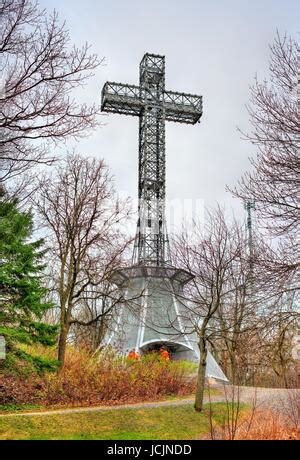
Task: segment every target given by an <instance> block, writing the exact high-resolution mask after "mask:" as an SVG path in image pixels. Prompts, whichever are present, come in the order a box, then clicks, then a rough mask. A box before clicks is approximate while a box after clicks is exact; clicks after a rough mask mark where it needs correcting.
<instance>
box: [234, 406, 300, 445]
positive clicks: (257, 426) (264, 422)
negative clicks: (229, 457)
mask: <svg viewBox="0 0 300 460" xmlns="http://www.w3.org/2000/svg"><path fill="white" fill-rule="evenodd" d="M234 439H240V440H241V439H242V440H296V439H298V440H299V439H300V430H299V428H295V427H294V426H293V425H291V424H290V423H289V421H288V420H287V419H286V418H285V417H284V416H279V415H278V414H275V413H274V412H272V411H266V410H265V411H263V410H257V411H256V412H255V413H254V414H249V413H248V414H247V415H244V416H243V418H242V420H240V422H239V424H238V427H237V430H236V432H235V437H234Z"/></svg>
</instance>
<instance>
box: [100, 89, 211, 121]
mask: <svg viewBox="0 0 300 460" xmlns="http://www.w3.org/2000/svg"><path fill="white" fill-rule="evenodd" d="M101 100H102V102H101V110H102V111H104V112H111V113H119V114H123V115H133V116H139V115H141V112H142V109H143V107H145V106H146V105H147V104H149V105H158V106H160V107H161V108H163V109H165V119H166V120H167V121H175V122H178V123H189V124H195V123H197V121H199V120H200V118H201V115H202V97H201V96H196V95H193V94H187V93H178V92H175V91H164V92H163V93H162V97H161V98H160V100H156V99H155V98H153V96H152V95H149V94H148V93H147V91H145V90H143V89H141V87H140V86H136V85H127V84H122V83H115V82H109V81H108V82H106V83H105V85H104V86H103V89H102V99H101Z"/></svg>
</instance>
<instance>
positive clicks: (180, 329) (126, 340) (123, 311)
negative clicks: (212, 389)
mask: <svg viewBox="0 0 300 460" xmlns="http://www.w3.org/2000/svg"><path fill="white" fill-rule="evenodd" d="M192 278H193V276H192V275H191V274H190V273H188V272H186V271H185V270H181V269H176V268H174V267H168V268H166V267H138V266H137V267H130V268H127V269H123V270H118V272H117V273H116V274H115V278H114V282H115V283H116V284H118V286H119V288H120V289H121V290H122V291H123V295H124V298H125V299H126V300H127V301H125V302H124V304H123V305H121V306H120V311H119V315H118V319H117V323H116V326H115V329H114V330H113V331H112V332H111V333H110V334H109V335H108V336H107V339H106V340H107V341H106V343H107V345H111V346H113V347H114V348H115V349H116V350H118V351H119V352H120V353H121V354H123V355H128V353H129V352H130V351H131V350H132V349H134V350H136V351H137V352H138V353H140V354H142V353H145V352H147V351H151V350H159V349H160V348H161V347H162V346H164V347H165V348H167V349H168V350H169V352H170V353H171V358H172V359H174V360H179V359H186V360H189V361H195V362H198V361H199V357H200V354H199V348H198V344H197V336H196V334H195V333H190V332H191V326H189V325H188V324H187V323H186V321H185V320H184V318H185V317H186V314H185V312H184V310H185V305H184V303H183V301H182V298H183V286H184V284H186V283H187V282H188V281H190V280H191V279H192ZM187 332H188V333H187ZM206 376H207V377H212V378H215V379H218V380H222V381H228V380H227V378H226V376H225V375H224V373H223V372H222V370H221V368H220V366H219V365H218V364H217V362H216V361H215V359H214V358H213V356H212V354H211V353H208V358H207V370H206Z"/></svg>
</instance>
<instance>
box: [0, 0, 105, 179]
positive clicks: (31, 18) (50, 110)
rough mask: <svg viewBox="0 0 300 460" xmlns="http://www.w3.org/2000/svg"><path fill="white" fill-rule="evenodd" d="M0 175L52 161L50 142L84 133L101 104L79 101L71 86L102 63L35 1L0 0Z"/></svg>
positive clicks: (78, 84) (81, 82)
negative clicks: (79, 102)
mask: <svg viewBox="0 0 300 460" xmlns="http://www.w3.org/2000/svg"><path fill="white" fill-rule="evenodd" d="M0 24H1V25H0V75H1V88H0V129H1V138H0V171H1V175H0V180H1V181H8V180H9V179H14V180H15V178H16V177H17V176H18V175H19V174H20V173H24V172H26V171H28V170H29V169H30V168H31V167H32V166H34V165H37V164H51V163H52V162H53V160H54V155H53V154H52V153H51V150H50V147H51V144H52V145H54V146H55V145H56V144H57V143H58V142H59V141H65V140H66V139H67V138H70V137H73V138H77V137H79V136H83V135H86V134H87V132H88V131H89V130H90V129H91V128H94V127H95V126H96V125H97V121H96V115H97V114H98V113H99V112H100V109H99V107H98V106H97V105H95V104H92V105H90V106H89V105H87V104H78V103H77V102H76V100H75V99H74V97H73V91H74V90H75V89H76V88H78V87H82V86H83V85H84V84H86V82H87V80H88V79H89V78H90V77H91V76H92V75H93V72H94V70H95V69H96V68H97V67H98V66H99V64H100V62H99V60H98V58H97V56H96V55H95V54H90V52H89V46H88V45H87V44H85V45H84V46H83V47H82V48H77V47H75V46H72V45H71V42H70V37H69V32H68V31H67V30H66V27H65V23H62V22H60V21H59V18H58V15H57V13H56V12H55V11H54V12H53V13H52V14H51V15H49V14H48V13H47V12H46V11H45V10H41V9H40V8H39V6H38V4H37V2H35V1H34V0H33V1H31V0H3V1H2V2H1V5H0Z"/></svg>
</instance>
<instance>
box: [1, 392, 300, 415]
mask: <svg viewBox="0 0 300 460" xmlns="http://www.w3.org/2000/svg"><path fill="white" fill-rule="evenodd" d="M226 400H227V401H235V402H237V401H238V400H239V401H240V402H243V403H248V404H255V406H256V407H261V408H268V409H273V410H276V411H279V412H280V411H283V410H284V409H285V407H287V405H288V404H289V403H290V402H291V400H293V401H294V402H296V401H298V404H299V402H300V390H286V389H282V388H253V387H239V388H237V387H232V386H230V385H228V386H226V387H225V392H224V389H220V395H218V396H212V397H211V398H210V401H211V402H224V401H226ZM193 402H194V399H193V398H185V399H177V400H171V401H156V402H145V403H137V404H122V405H118V406H89V407H74V408H67V409H52V410H41V411H35V412H19V413H10V414H0V418H1V417H31V416H46V415H66V414H76V413H82V412H99V411H107V410H119V409H145V408H151V407H163V406H181V405H183V404H192V403H193ZM204 402H206V403H207V402H209V398H208V396H205V397H204Z"/></svg>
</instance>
